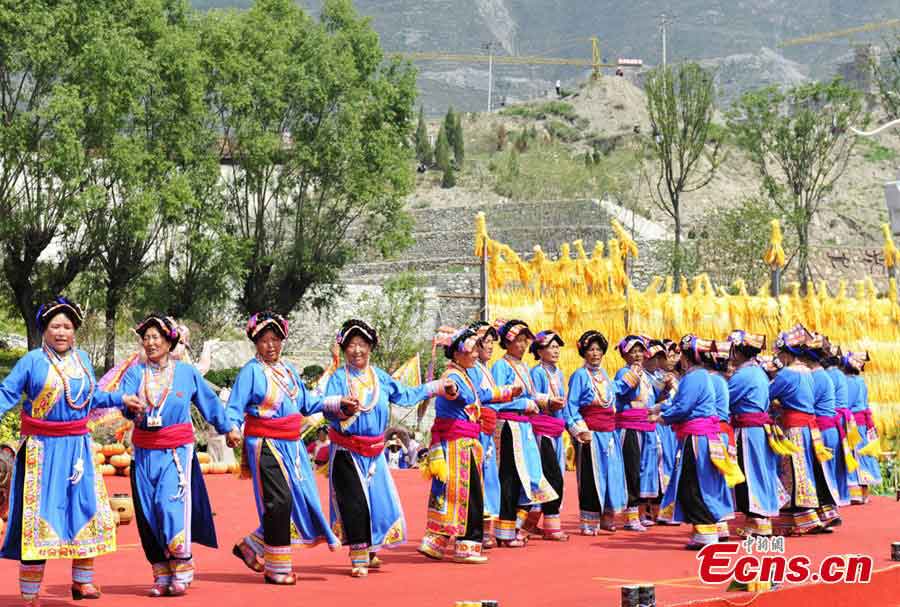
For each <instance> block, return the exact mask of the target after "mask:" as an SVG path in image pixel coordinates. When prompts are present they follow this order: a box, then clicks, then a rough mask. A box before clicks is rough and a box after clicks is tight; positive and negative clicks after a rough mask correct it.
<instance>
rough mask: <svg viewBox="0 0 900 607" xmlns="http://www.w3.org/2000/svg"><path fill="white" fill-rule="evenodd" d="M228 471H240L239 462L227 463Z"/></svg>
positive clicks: (236, 472) (233, 472)
mask: <svg viewBox="0 0 900 607" xmlns="http://www.w3.org/2000/svg"><path fill="white" fill-rule="evenodd" d="M228 471H229V472H231V473H232V474H238V473H239V472H240V471H241V464H240V463H238V462H231V463H230V464H229V465H228Z"/></svg>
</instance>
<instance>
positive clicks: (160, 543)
mask: <svg viewBox="0 0 900 607" xmlns="http://www.w3.org/2000/svg"><path fill="white" fill-rule="evenodd" d="M135 332H136V333H137V334H138V336H139V337H140V338H141V342H142V343H143V346H144V354H145V355H146V360H145V361H138V362H137V363H136V364H135V365H133V366H131V368H129V369H128V371H127V372H126V373H125V377H124V378H123V379H122V382H121V390H122V391H123V392H124V393H126V394H136V395H137V397H138V398H139V399H140V407H138V408H133V409H129V411H128V413H127V417H129V418H130V419H132V420H134V424H135V426H134V432H133V433H132V435H131V441H132V443H133V444H134V462H133V463H132V466H131V489H132V491H133V493H134V495H135V496H136V499H135V500H134V506H135V519H136V521H137V527H138V533H139V535H140V538H141V545H142V546H143V548H144V555H145V556H146V557H147V560H148V561H149V563H150V564H151V566H152V568H153V580H154V581H153V586H152V587H151V588H150V591H149V594H150V596H153V597H159V596H180V595H182V594H184V593H185V592H186V591H187V588H188V587H189V586H190V584H191V582H192V581H193V579H194V561H193V558H192V556H191V543H192V542H197V543H199V544H203V545H204V546H209V547H210V548H216V547H218V544H217V543H216V530H215V526H214V525H213V518H212V509H211V508H210V505H209V496H208V495H207V492H206V485H205V484H204V482H203V476H202V474H201V473H200V463H199V461H198V460H197V457H196V454H195V451H194V426H193V424H192V423H191V404H192V403H193V404H194V405H196V407H197V409H198V410H199V411H200V413H201V415H203V417H204V419H206V421H208V422H209V423H210V424H212V425H213V426H214V427H215V428H216V431H217V432H219V433H220V434H230V436H231V438H232V439H233V440H237V439H238V438H239V437H240V434H239V433H238V431H237V429H236V427H235V425H234V424H232V423H231V422H229V421H228V418H227V416H226V415H225V407H224V406H223V405H222V402H221V401H220V400H219V397H218V396H216V394H215V392H213V391H212V389H211V388H210V387H209V386H208V385H207V384H206V382H205V381H204V380H203V376H201V375H200V372H199V371H198V370H197V369H196V367H194V366H193V365H190V364H188V363H185V362H181V361H177V360H175V359H174V358H173V357H172V356H170V354H171V352H172V350H173V349H174V348H175V347H176V346H177V345H178V343H179V340H180V338H181V335H180V334H179V331H178V328H177V326H176V325H175V322H174V321H172V319H170V318H166V317H164V316H162V315H159V314H151V315H150V316H148V317H147V318H145V319H144V321H143V322H141V324H139V325H138V326H137V328H135Z"/></svg>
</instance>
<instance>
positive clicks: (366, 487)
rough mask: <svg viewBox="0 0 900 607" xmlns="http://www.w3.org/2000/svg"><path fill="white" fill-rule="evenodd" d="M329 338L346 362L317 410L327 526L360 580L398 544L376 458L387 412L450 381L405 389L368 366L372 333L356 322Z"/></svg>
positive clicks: (402, 537) (396, 521)
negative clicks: (322, 429) (323, 430)
mask: <svg viewBox="0 0 900 607" xmlns="http://www.w3.org/2000/svg"><path fill="white" fill-rule="evenodd" d="M337 339H338V343H339V344H340V346H341V350H342V351H343V353H344V359H345V361H346V362H345V364H344V366H343V367H341V368H339V369H337V370H335V372H334V374H333V375H332V376H331V378H330V379H329V380H328V385H327V386H326V388H325V396H326V399H325V408H324V413H325V418H326V419H327V420H328V422H329V424H330V425H329V429H328V437H329V439H330V440H331V453H330V458H329V461H328V478H329V481H330V503H331V526H332V530H333V531H334V533H335V535H337V537H338V538H339V539H340V541H341V542H343V544H344V545H346V546H349V548H350V575H351V576H353V577H365V576H366V575H368V573H369V568H370V567H371V568H373V569H374V568H378V567H380V566H381V560H380V559H378V558H377V556H376V553H377V552H378V551H379V550H381V548H393V547H395V546H399V545H400V544H402V543H403V542H405V541H406V521H405V519H404V517H403V509H402V507H401V505H400V498H399V496H398V495H397V489H396V487H395V486H394V480H393V479H392V478H391V474H390V471H389V470H388V467H387V461H386V460H385V457H384V432H385V430H386V429H387V427H388V423H389V422H390V417H391V408H390V406H391V405H392V404H393V405H398V406H401V407H414V406H416V405H417V404H418V403H419V402H421V401H423V400H426V399H428V398H431V397H432V396H434V395H436V394H438V393H442V390H441V386H444V385H447V386H449V385H450V384H453V382H452V381H450V380H448V381H447V382H442V381H438V380H436V381H432V382H429V383H427V384H424V385H422V386H418V387H415V388H410V387H407V386H404V385H403V384H401V383H400V382H398V381H397V380H395V379H393V378H392V377H391V376H390V375H388V374H387V373H385V372H384V371H382V370H381V369H379V368H378V367H375V366H373V365H371V364H370V362H369V359H370V356H371V354H372V350H373V349H374V348H376V347H377V346H378V334H377V333H376V331H375V329H374V328H372V327H371V326H369V325H368V324H367V323H365V322H363V321H361V320H356V319H351V320H348V321H346V322H345V323H344V324H343V326H342V327H341V331H340V333H338V338H337ZM453 385H454V386H455V384H453ZM340 400H343V401H344V404H343V405H342V404H341V402H340Z"/></svg>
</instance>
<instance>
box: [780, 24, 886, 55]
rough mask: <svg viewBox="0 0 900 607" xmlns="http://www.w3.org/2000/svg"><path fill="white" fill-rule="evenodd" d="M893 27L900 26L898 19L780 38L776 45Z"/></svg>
mask: <svg viewBox="0 0 900 607" xmlns="http://www.w3.org/2000/svg"><path fill="white" fill-rule="evenodd" d="M895 27H900V19H888V20H887V21H875V22H873V23H866V24H865V25H860V26H857V27H848V28H847V29H842V30H835V31H832V32H820V33H818V34H811V35H809V36H803V37H800V38H790V39H788V40H782V41H781V42H780V43H779V44H778V46H779V47H780V48H784V47H787V46H800V45H803V44H814V43H816V42H821V41H822V40H831V39H832V38H845V37H847V36H852V35H853V34H863V33H866V32H875V31H878V30H883V29H890V28H895Z"/></svg>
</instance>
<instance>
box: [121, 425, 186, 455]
mask: <svg viewBox="0 0 900 607" xmlns="http://www.w3.org/2000/svg"><path fill="white" fill-rule="evenodd" d="M131 442H132V443H134V446H135V447H140V448H141V449H177V448H178V447H182V446H184V445H190V444H191V443H193V442H194V426H193V425H191V424H187V423H185V424H175V425H174V426H167V427H165V428H160V429H159V430H142V429H141V428H135V429H134V431H133V432H132V433H131Z"/></svg>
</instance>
